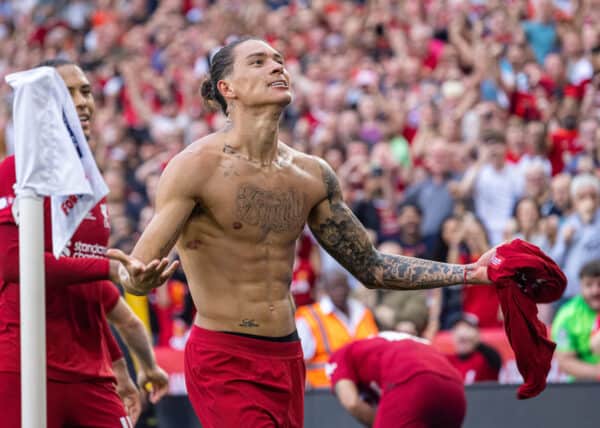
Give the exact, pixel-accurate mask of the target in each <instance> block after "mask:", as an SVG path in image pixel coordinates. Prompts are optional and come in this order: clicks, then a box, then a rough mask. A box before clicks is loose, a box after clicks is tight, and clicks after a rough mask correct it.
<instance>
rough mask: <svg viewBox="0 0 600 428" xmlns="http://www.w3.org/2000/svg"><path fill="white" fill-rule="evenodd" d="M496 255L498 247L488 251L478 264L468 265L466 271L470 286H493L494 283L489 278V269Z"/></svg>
mask: <svg viewBox="0 0 600 428" xmlns="http://www.w3.org/2000/svg"><path fill="white" fill-rule="evenodd" d="M495 254H496V247H494V248H492V249H491V250H488V251H486V252H485V253H484V254H483V255H482V256H481V257H479V260H477V263H474V264H470V265H467V266H466V267H465V269H467V273H466V277H467V283H469V284H491V283H492V281H490V279H489V278H488V274H487V269H488V265H489V264H490V261H491V260H492V258H493V257H494V255H495Z"/></svg>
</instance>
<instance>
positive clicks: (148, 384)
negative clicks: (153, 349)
mask: <svg viewBox="0 0 600 428" xmlns="http://www.w3.org/2000/svg"><path fill="white" fill-rule="evenodd" d="M138 385H139V386H140V388H141V389H142V391H147V392H149V398H150V402H151V403H152V404H156V403H157V402H158V401H159V400H160V399H161V398H163V397H164V396H165V394H166V393H167V392H168V391H169V376H168V375H167V374H166V373H165V371H164V370H163V369H161V368H160V367H158V366H154V367H153V368H152V369H150V370H142V371H140V372H139V373H138Z"/></svg>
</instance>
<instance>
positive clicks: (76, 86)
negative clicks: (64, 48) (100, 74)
mask: <svg viewBox="0 0 600 428" xmlns="http://www.w3.org/2000/svg"><path fill="white" fill-rule="evenodd" d="M56 71H58V74H60V77H62V79H63V80H64V82H65V85H66V86H67V89H68V90H69V93H70V94H71V98H72V99H73V104H75V110H76V111H77V116H78V117H79V123H81V128H82V129H83V135H85V138H87V139H88V140H89V139H90V134H91V131H92V128H91V120H92V116H93V115H94V111H95V110H96V104H95V103H94V96H93V94H92V85H91V84H90V81H89V80H88V78H87V77H86V75H85V74H84V72H83V71H82V70H81V68H79V67H78V66H76V65H74V64H67V65H61V66H60V67H58V68H57V69H56Z"/></svg>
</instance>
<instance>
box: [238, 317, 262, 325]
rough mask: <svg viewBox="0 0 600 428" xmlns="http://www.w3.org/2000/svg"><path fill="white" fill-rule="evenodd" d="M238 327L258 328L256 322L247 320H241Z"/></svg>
mask: <svg viewBox="0 0 600 428" xmlns="http://www.w3.org/2000/svg"><path fill="white" fill-rule="evenodd" d="M239 325H240V327H260V325H259V324H258V323H257V322H256V321H254V320H249V319H247V318H245V319H243V320H242V322H241V323H240V324H239Z"/></svg>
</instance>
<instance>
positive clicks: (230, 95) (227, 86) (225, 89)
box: [217, 80, 236, 100]
mask: <svg viewBox="0 0 600 428" xmlns="http://www.w3.org/2000/svg"><path fill="white" fill-rule="evenodd" d="M217 90H218V91H219V92H220V93H221V95H222V96H223V98H225V99H226V100H227V99H235V98H236V95H235V90H234V89H233V85H232V84H231V82H229V81H227V80H219V81H218V82H217Z"/></svg>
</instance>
